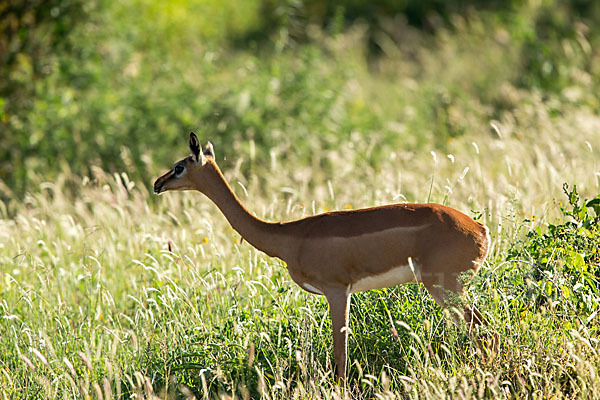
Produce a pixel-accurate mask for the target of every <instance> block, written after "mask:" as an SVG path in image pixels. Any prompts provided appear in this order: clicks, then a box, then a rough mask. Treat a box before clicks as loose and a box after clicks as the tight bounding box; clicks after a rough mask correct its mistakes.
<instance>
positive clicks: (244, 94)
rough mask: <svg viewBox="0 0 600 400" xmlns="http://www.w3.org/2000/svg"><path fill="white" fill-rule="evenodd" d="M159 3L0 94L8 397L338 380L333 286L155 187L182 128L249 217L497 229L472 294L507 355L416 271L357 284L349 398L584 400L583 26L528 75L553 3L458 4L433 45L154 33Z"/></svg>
mask: <svg viewBox="0 0 600 400" xmlns="http://www.w3.org/2000/svg"><path fill="white" fill-rule="evenodd" d="M170 3H172V6H173V13H171V14H169V13H165V14H161V18H163V19H161V20H160V21H158V22H159V23H158V24H157V28H156V31H153V30H152V29H149V28H148V26H145V27H142V26H140V24H141V22H140V19H139V18H138V17H137V14H135V13H134V12H133V11H135V10H134V9H132V8H128V7H131V6H128V5H127V3H124V4H121V3H112V2H109V3H108V4H109V5H110V6H111V7H112V8H109V12H108V14H101V16H102V18H106V16H107V15H108V16H111V15H112V16H115V20H114V22H113V23H112V24H108V25H107V28H106V29H99V28H98V27H97V26H95V25H86V26H85V27H79V28H78V29H81V30H80V31H77V32H75V34H81V33H82V32H88V33H90V35H91V36H90V37H91V38H93V39H90V38H88V39H86V40H92V41H94V43H95V45H94V46H91V47H85V46H83V47H85V48H86V49H88V50H90V49H92V50H90V51H92V53H91V54H93V57H90V58H86V60H85V62H83V63H81V64H79V63H78V62H77V60H78V59H77V57H76V55H73V54H71V55H70V56H69V57H66V58H64V59H61V63H62V64H60V65H62V66H63V67H65V68H66V69H65V68H63V69H54V70H52V69H51V71H50V73H49V75H48V76H47V79H44V80H42V81H40V82H39V83H38V84H37V85H36V86H35V90H36V91H37V92H36V93H37V96H34V97H33V98H32V107H31V108H29V109H28V111H27V112H23V113H22V114H20V113H14V114H11V115H8V116H7V115H6V114H2V113H3V112H4V111H3V110H0V111H1V112H0V117H2V118H1V119H2V122H3V125H2V128H8V129H7V130H6V131H7V132H12V133H15V135H14V136H10V137H11V138H16V139H15V140H16V141H15V142H11V143H13V144H14V143H21V142H22V146H17V145H16V144H15V145H14V146H13V147H11V148H12V149H13V150H14V154H16V155H18V157H16V158H15V159H18V160H20V161H22V162H19V163H12V164H10V163H7V164H6V165H3V166H2V173H3V174H4V175H2V179H5V177H6V176H8V175H6V174H9V175H10V176H11V177H12V178H11V179H12V180H11V179H6V180H3V181H0V190H1V192H2V194H1V195H0V199H1V201H0V348H2V352H1V353H0V396H1V397H2V398H3V399H12V398H103V399H107V398H133V397H135V396H137V398H193V397H196V398H199V399H203V398H211V399H212V398H219V397H220V398H233V397H235V396H237V398H242V399H245V398H260V397H263V398H271V399H289V398H324V399H334V398H341V397H343V396H344V395H347V393H343V388H340V387H339V386H338V385H337V384H336V383H335V381H334V380H333V379H332V365H331V359H332V357H331V350H332V349H331V347H332V345H331V328H330V322H329V315H328V307H327V304H326V302H325V301H324V300H323V299H322V298H320V297H317V296H313V295H310V294H308V293H306V292H304V291H302V290H301V289H300V288H298V287H297V286H296V285H295V284H294V283H293V282H291V280H290V278H289V276H288V274H287V271H286V269H285V265H283V263H281V262H280V261H278V260H276V259H272V258H268V257H267V256H266V255H264V254H262V253H260V252H257V251H256V250H254V249H252V248H251V247H250V246H249V245H248V244H247V243H245V242H241V241H240V237H239V235H238V234H237V233H236V232H235V231H233V230H232V229H231V228H230V227H229V226H228V225H227V222H226V220H225V219H224V218H223V217H222V216H221V215H220V213H219V211H218V209H217V208H216V207H215V206H214V205H212V204H211V203H210V202H209V201H208V200H207V199H206V198H204V197H203V196H201V195H200V194H198V193H191V192H187V193H168V194H166V195H163V196H160V197H156V196H153V195H151V193H150V188H151V177H153V176H157V174H158V173H159V172H160V171H161V170H163V169H166V168H169V167H170V165H171V164H172V162H174V161H176V160H178V159H180V158H182V157H184V156H185V155H186V153H187V147H186V140H185V138H186V135H187V134H188V131H189V130H192V129H193V130H197V128H200V129H201V132H202V133H201V136H202V137H201V139H202V140H203V141H205V140H211V141H212V142H213V143H214V144H215V150H216V154H217V161H218V163H219V165H220V166H221V168H222V169H223V171H224V172H225V175H226V177H227V178H228V179H229V181H230V183H231V184H232V187H233V188H234V190H235V191H236V193H237V194H238V196H239V197H240V198H241V199H242V201H243V202H244V203H246V205H247V206H248V207H249V208H250V209H251V210H252V211H254V212H255V213H256V214H257V215H258V216H260V217H262V218H265V219H268V220H288V219H294V218H300V217H303V216H307V215H313V214H316V213H319V212H323V211H328V210H334V209H355V208H360V207H368V206H374V205H381V204H388V203H394V202H403V201H408V202H425V201H432V202H438V203H444V204H448V205H450V206H453V207H455V208H458V209H459V210H461V211H463V212H465V213H467V214H469V215H471V216H473V217H475V218H478V219H479V220H480V221H481V222H483V223H485V224H487V225H488V226H489V227H490V230H491V235H492V246H491V251H490V255H489V258H488V260H487V262H486V263H485V264H484V265H483V266H482V268H481V270H480V274H479V276H478V277H477V278H476V279H474V280H473V281H472V282H471V285H470V288H469V291H468V292H467V297H468V301H470V302H471V303H474V304H475V305H476V306H477V307H478V308H479V309H480V310H481V311H482V312H483V313H484V314H485V316H486V318H487V319H488V320H489V321H490V325H489V327H487V328H486V329H487V331H486V332H484V333H486V334H497V335H498V336H499V337H500V338H501V341H500V348H499V351H498V353H497V354H495V355H492V356H490V355H484V354H482V353H481V349H480V348H478V346H476V345H475V344H474V343H473V341H472V340H471V339H469V338H468V337H467V336H466V334H465V333H464V331H463V330H461V329H459V327H456V326H455V325H454V324H452V323H450V321H451V320H452V317H451V316H450V315H449V313H450V312H451V311H443V310H441V309H440V308H438V307H437V306H436V305H435V303H434V302H433V300H432V299H431V297H430V296H429V295H428V294H427V292H426V291H425V290H424V288H423V287H422V286H418V285H406V286H402V287H396V288H390V289H382V290H375V291H370V292H366V293H360V294H356V295H354V296H353V298H352V305H351V316H352V318H351V323H350V343H349V354H350V356H349V376H350V378H349V385H348V386H349V391H350V394H351V395H352V396H353V397H354V398H365V399H366V398H384V399H385V398H414V399H419V398H431V399H438V398H448V399H454V398H468V399H471V398H499V397H506V398H540V399H541V398H600V383H599V382H600V381H599V380H598V365H599V364H600V363H599V361H600V360H599V356H598V350H597V349H598V327H599V325H598V313H597V309H598V307H599V305H600V304H599V300H598V299H599V295H598V260H597V259H595V258H593V257H591V256H590V254H592V253H593V254H597V253H594V252H593V251H587V250H584V248H582V247H578V246H579V245H578V244H577V243H579V242H577V240H580V241H586V240H588V241H587V242H586V243H587V245H589V246H593V243H594V242H593V240H592V239H594V240H595V239H596V238H597V235H598V231H597V227H596V228H595V229H596V230H593V229H592V228H590V229H588V228H589V227H587V228H586V226H585V224H583V223H581V221H575V223H573V225H569V226H567V227H566V228H564V230H563V228H560V229H559V228H556V226H558V225H561V226H562V224H564V223H565V220H571V219H573V218H575V217H574V216H573V215H569V214H568V212H566V211H565V207H572V206H573V205H572V204H571V205H568V203H569V201H568V200H565V197H564V195H563V193H562V185H563V183H564V182H568V183H571V184H577V188H578V190H579V191H580V193H581V195H582V197H585V198H591V197H592V196H594V195H596V194H597V193H598V192H600V166H599V164H598V154H599V153H598V152H599V151H600V135H598V134H597V132H598V130H599V129H600V117H599V116H598V113H597V104H598V98H597V95H596V92H595V91H594V90H593V89H590V88H594V87H596V86H597V83H598V80H597V76H598V75H597V72H598V65H597V64H598V63H597V61H598V57H597V54H596V52H595V50H594V49H595V47H594V44H595V42H594V40H595V37H592V36H589V37H588V36H586V31H585V29H584V28H583V27H582V26H581V25H579V24H576V23H572V24H567V25H568V26H569V27H574V26H576V27H577V29H580V30H579V31H577V32H576V33H577V35H578V36H577V35H576V36H575V37H569V38H566V39H565V40H564V41H563V42H561V46H556V47H551V50H552V51H551V53H552V54H549V55H548V54H547V56H548V57H547V58H548V59H547V60H546V61H548V62H549V63H550V64H551V65H553V66H555V67H556V68H555V69H552V68H550V72H549V75H543V74H542V75H540V74H541V72H540V71H537V70H535V69H531V68H529V67H524V66H523V65H522V63H525V62H532V63H533V62H534V61H535V62H538V61H540V62H541V64H544V63H543V62H542V61H544V59H543V57H542V56H540V55H539V54H537V53H536V54H537V55H536V54H532V53H530V52H529V51H534V50H536V49H538V50H539V49H540V48H545V47H544V45H545V44H546V42H544V41H543V40H542V39H543V38H540V37H538V36H536V35H537V33H536V29H538V28H539V26H538V25H539V24H536V23H534V22H532V21H534V20H535V21H537V22H540V21H542V20H543V18H542V17H541V15H542V14H543V12H542V11H544V10H545V9H546V8H548V4H546V3H544V2H542V3H543V4H537V3H534V2H532V3H527V4H525V5H524V6H523V7H522V10H521V11H522V14H520V15H522V16H524V17H523V18H522V19H521V18H518V17H517V16H516V17H515V18H514V19H512V20H511V21H509V23H505V22H503V21H500V20H498V19H496V18H493V16H486V15H485V14H481V15H479V14H475V15H470V16H469V18H459V17H456V18H455V19H454V21H453V28H452V29H443V28H440V29H439V30H438V32H437V34H436V36H434V37H432V36H428V35H424V34H422V33H421V32H418V31H415V30H414V28H411V27H410V26H408V25H406V24H402V23H401V22H398V21H396V22H397V23H396V24H394V25H393V26H392V27H391V28H390V29H383V30H381V31H379V32H378V33H376V34H372V32H371V33H367V32H366V28H365V27H364V26H361V25H356V26H353V27H351V28H349V29H347V30H345V31H344V32H342V33H336V34H335V35H329V34H326V33H324V32H323V31H322V30H321V29H319V28H317V27H315V26H312V25H311V26H309V27H308V28H307V30H306V35H307V38H306V42H303V43H299V42H295V41H294V38H293V37H291V36H290V35H288V34H286V31H285V30H282V31H281V32H279V33H278V34H277V35H275V38H274V39H273V41H271V42H267V43H268V45H266V47H268V50H264V48H262V47H261V51H260V52H259V51H258V50H257V51H254V49H256V48H249V49H240V48H236V47H235V46H233V45H232V46H231V47H224V48H222V49H215V48H213V47H211V45H209V44H206V43H204V42H203V41H202V40H203V39H202V40H201V39H199V38H198V35H197V34H196V32H195V31H194V29H200V28H201V26H200V25H198V26H199V28H194V29H192V28H190V29H191V30H188V28H187V27H186V26H184V25H180V26H177V27H176V28H173V29H172V30H170V29H169V27H171V26H173V24H174V22H173V21H175V22H176V21H183V22H186V21H189V20H190V18H193V16H194V15H195V14H194V12H191V14H190V15H187V14H185V13H182V12H181V10H183V9H184V7H183V6H181V5H180V4H179V3H178V2H170ZM135 4H137V5H138V6H139V7H141V8H140V9H141V11H140V12H142V13H150V14H152V13H159V14H160V10H154V9H153V8H152V6H151V4H150V3H147V2H145V1H139V2H136V3H135ZM206 4H208V5H209V6H212V5H213V4H216V2H215V3H213V2H208V3H206ZM248 4H249V5H250V6H251V5H252V4H257V3H248ZM536 4H537V5H536ZM552 4H553V3H552ZM552 4H550V5H552ZM180 6H181V7H180ZM250 6H249V7H250ZM156 7H159V6H156ZM550 8H551V7H550ZM223 12H229V11H223ZM232 12H233V11H232ZM255 12H256V10H254V9H252V10H250V11H249V13H250V14H251V15H253V16H254V15H255V14H254V13H255ZM544 12H545V11H544ZM144 15H145V14H144ZM544 15H545V14H544ZM526 16H531V17H532V18H530V19H528V18H525V17H526ZM106 21H109V19H107V20H106ZM209 22H211V21H209ZM212 22H214V21H212ZM247 22H248V23H249V24H251V23H254V22H256V21H253V20H252V21H247ZM542 22H543V21H542ZM551 22H552V21H551ZM560 22H561V20H558V22H556V21H554V22H553V23H557V24H559V23H560ZM207 24H208V22H207ZM208 26H209V27H210V24H208ZM392 28H393V29H392ZM86 29H87V30H86ZM207 29H208V28H207ZM248 29H250V28H248ZM507 29H508V30H507ZM288 33H289V32H288ZM222 34H226V33H224V32H217V33H215V35H222ZM232 34H235V32H233V33H232ZM180 38H183V39H185V40H183V41H182V42H177V39H180ZM401 38H407V40H399V39H401ZM409 38H410V39H411V40H408V39H409ZM160 39H164V41H162V42H161V40H160ZM536 40H539V43H538V42H536ZM371 41H375V42H376V44H377V46H378V48H379V49H380V51H381V52H382V53H383V54H381V55H380V56H379V57H377V58H371V57H369V56H368V55H367V50H366V49H367V48H368V46H370V45H372V43H371ZM176 42H177V43H178V44H177V43H176ZM85 43H87V42H85ZM85 43H84V44H85ZM88 44H89V43H88ZM96 44H101V45H98V46H96ZM526 45H527V46H526ZM528 46H529V47H528ZM536 46H538V47H539V48H538V47H536ZM553 46H554V45H553ZM528 49H529V50H528ZM86 54H87V53H86ZM534 55H536V57H537V56H539V57H541V58H539V57H538V58H535V57H533V56H534ZM530 56H531V57H530ZM536 60H537V61H536ZM57 65H59V64H57ZM73 66H77V68H73ZM67 67H69V68H67ZM540 68H541V67H540ZM523 71H525V72H526V74H525V72H523ZM536 71H537V72H536ZM538 72H539V73H540V74H537V73H538ZM552 74H555V75H556V76H558V77H559V78H560V79H559V80H558V81H557V82H558V83H557V84H556V85H557V86H556V85H554V83H552V85H553V86H552V88H546V87H544V85H543V84H544V82H545V83H547V84H550V83H551V82H550V81H551V78H552V77H553V76H554V75H552ZM534 81H535V82H538V83H536V84H532V83H531V82H534ZM527 82H529V83H527ZM84 83H86V84H84ZM527 85H530V86H527ZM6 109H7V110H8V109H9V108H6ZM11 113H12V111H11ZM17 139H18V140H17ZM21 156H23V157H21ZM7 171H9V172H7ZM107 171H118V172H116V173H110V172H107ZM13 173H14V174H13ZM23 193H25V194H23ZM561 202H562V203H564V205H561ZM561 208H562V209H561ZM589 213H590V215H593V214H592V211H591V209H590V211H589ZM586 215H587V214H586ZM577 218H583V217H579V216H578V217H577ZM586 218H587V217H586ZM589 218H592V217H589ZM589 221H591V220H588V222H589ZM594 223H597V221H596V222H594ZM589 224H592V223H591V222H589ZM589 224H588V225H589ZM567 228H568V229H567ZM551 231H552V232H554V233H553V235H554V236H552V235H550V236H544V234H545V233H546V232H551ZM565 232H567V233H565ZM594 235H596V236H594ZM572 238H573V240H571V239H572ZM585 238H587V239H585ZM575 239H577V240H575ZM590 241H591V242H592V245H590V244H589V242H590ZM588 249H589V248H588Z"/></svg>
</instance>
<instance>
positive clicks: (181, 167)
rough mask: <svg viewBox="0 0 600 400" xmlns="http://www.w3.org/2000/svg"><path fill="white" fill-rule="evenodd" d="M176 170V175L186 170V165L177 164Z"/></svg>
mask: <svg viewBox="0 0 600 400" xmlns="http://www.w3.org/2000/svg"><path fill="white" fill-rule="evenodd" d="M174 171H175V175H181V174H182V173H183V171H185V167H184V166H183V165H176V166H175V169H174Z"/></svg>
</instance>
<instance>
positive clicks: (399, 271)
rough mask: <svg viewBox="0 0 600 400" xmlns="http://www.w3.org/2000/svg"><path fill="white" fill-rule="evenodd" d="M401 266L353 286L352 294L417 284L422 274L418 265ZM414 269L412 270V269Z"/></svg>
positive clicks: (357, 282)
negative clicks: (411, 283)
mask: <svg viewBox="0 0 600 400" xmlns="http://www.w3.org/2000/svg"><path fill="white" fill-rule="evenodd" d="M411 264H412V265H401V266H399V267H394V268H392V269H390V270H389V271H386V272H383V273H381V274H378V275H373V276H367V277H366V278H363V279H360V280H358V281H356V282H354V283H353V284H352V286H351V287H350V293H356V292H362V291H363V290H371V289H381V288H385V287H391V286H396V285H399V284H401V283H409V282H416V281H417V279H418V278H419V275H420V272H419V269H418V265H417V264H416V263H414V262H412V263H411ZM411 267H412V268H411Z"/></svg>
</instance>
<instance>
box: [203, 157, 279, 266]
mask: <svg viewBox="0 0 600 400" xmlns="http://www.w3.org/2000/svg"><path fill="white" fill-rule="evenodd" d="M207 163H208V164H207V165H205V167H204V168H205V169H206V171H207V172H208V173H207V174H203V178H204V179H207V181H206V182H204V183H205V185H203V186H204V187H206V188H207V189H205V190H203V191H202V192H203V193H204V194H205V195H206V196H207V197H208V198H209V199H211V200H212V201H213V202H214V203H215V204H216V205H217V207H219V209H220V210H221V212H222V213H223V215H225V218H227V221H229V223H230V224H231V226H232V227H233V229H235V230H236V231H237V232H238V233H239V234H240V235H242V237H243V238H244V240H246V241H247V242H248V243H250V244H251V245H252V246H254V247H256V248H257V249H258V250H260V251H262V252H264V253H266V254H268V255H269V256H271V257H279V258H282V257H281V255H282V253H283V252H284V249H283V246H285V243H284V240H283V237H282V234H281V232H280V230H279V229H278V228H279V224H277V223H269V222H265V221H263V220H261V219H259V218H257V217H255V216H254V215H252V214H251V213H250V212H249V211H248V210H247V209H246V207H244V205H243V204H242V203H241V202H240V200H239V199H238V198H237V196H236V195H235V193H233V191H232V190H231V187H230V186H229V184H228V183H227V181H226V180H225V177H224V176H223V174H222V173H221V171H220V169H219V167H218V166H217V164H216V163H214V162H213V161H212V160H211V161H207Z"/></svg>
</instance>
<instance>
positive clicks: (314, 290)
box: [302, 283, 323, 294]
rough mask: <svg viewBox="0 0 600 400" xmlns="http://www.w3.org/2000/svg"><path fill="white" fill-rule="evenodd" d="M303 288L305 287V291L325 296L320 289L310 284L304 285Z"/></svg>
mask: <svg viewBox="0 0 600 400" xmlns="http://www.w3.org/2000/svg"><path fill="white" fill-rule="evenodd" d="M302 286H303V287H304V289H306V290H308V291H309V292H313V293H316V294H323V292H321V291H320V290H319V289H317V288H316V287H314V286H313V285H311V284H310V283H303V284H302Z"/></svg>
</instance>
